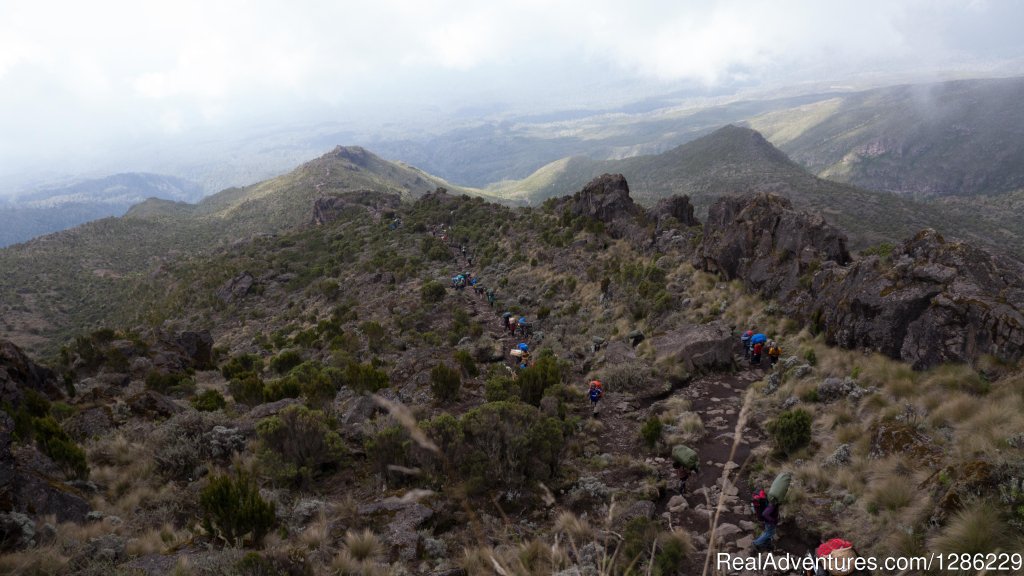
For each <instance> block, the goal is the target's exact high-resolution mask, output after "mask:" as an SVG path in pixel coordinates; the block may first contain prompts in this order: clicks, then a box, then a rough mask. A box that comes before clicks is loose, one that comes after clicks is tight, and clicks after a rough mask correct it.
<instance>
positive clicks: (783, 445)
mask: <svg viewBox="0 0 1024 576" xmlns="http://www.w3.org/2000/svg"><path fill="white" fill-rule="evenodd" d="M768 431H769V432H770V433H771V435H772V441H774V442H775V447H776V448H778V449H779V451H780V452H782V453H783V454H792V453H793V452H796V451H797V450H799V449H801V448H803V447H804V446H807V445H808V444H810V443H811V415H810V414H809V413H808V412H807V411H805V410H801V409H797V410H787V411H785V412H783V413H782V414H779V417H778V418H776V419H775V420H774V421H772V422H771V423H769V425H768Z"/></svg>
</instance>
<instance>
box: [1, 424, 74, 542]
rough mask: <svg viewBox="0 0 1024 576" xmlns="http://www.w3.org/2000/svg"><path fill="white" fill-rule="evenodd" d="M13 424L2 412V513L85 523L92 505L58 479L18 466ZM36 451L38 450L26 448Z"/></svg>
mask: <svg viewBox="0 0 1024 576" xmlns="http://www.w3.org/2000/svg"><path fill="white" fill-rule="evenodd" d="M13 431H14V421H13V420H11V418H10V417H9V416H8V415H7V413H6V412H3V411H0V512H6V513H12V512H14V513H19V514H25V515H29V516H35V517H42V516H47V515H51V514H52V515H54V516H55V517H56V518H57V521H58V522H83V521H84V520H85V515H86V514H88V513H89V504H88V503H87V502H86V501H85V499H84V498H82V496H80V495H79V494H78V493H77V492H76V491H75V490H74V489H73V488H71V487H70V486H67V485H66V484H64V483H63V482H61V481H60V480H59V479H56V478H51V477H46V476H44V475H42V474H41V473H40V472H39V471H37V470H32V469H28V468H26V467H24V466H22V465H20V464H19V460H18V458H16V457H15V455H14V453H13V452H12V451H11V435H12V433H13ZM26 449H27V450H31V451H32V452H35V448H30V447H27V448H26Z"/></svg>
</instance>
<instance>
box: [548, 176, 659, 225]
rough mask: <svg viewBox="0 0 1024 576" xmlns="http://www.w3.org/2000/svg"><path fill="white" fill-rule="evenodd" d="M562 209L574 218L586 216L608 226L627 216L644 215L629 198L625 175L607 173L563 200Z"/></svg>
mask: <svg viewBox="0 0 1024 576" xmlns="http://www.w3.org/2000/svg"><path fill="white" fill-rule="evenodd" d="M562 209H563V210H564V211H567V212H568V213H569V214H571V215H572V216H585V217H587V218H592V219H594V220H599V221H601V222H605V223H611V222H613V221H614V220H617V219H619V218H622V217H624V216H626V217H629V216H639V215H641V214H643V209H642V208H640V206H638V205H637V204H636V203H634V202H633V199H632V198H631V197H630V196H629V184H627V183H626V177H625V176H623V175H622V174H603V175H601V176H598V177H597V178H594V179H593V180H591V181H590V183H589V184H587V185H586V186H584V187H583V189H582V190H580V191H579V192H577V193H576V194H574V195H572V196H570V197H568V198H565V199H563V205H562Z"/></svg>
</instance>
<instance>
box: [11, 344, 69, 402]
mask: <svg viewBox="0 0 1024 576" xmlns="http://www.w3.org/2000/svg"><path fill="white" fill-rule="evenodd" d="M25 388H31V389H32V390H35V391H36V392H39V393H41V394H43V395H44V396H47V397H49V398H60V397H62V396H63V392H62V391H61V388H60V385H59V383H58V381H57V375H56V374H54V373H53V370H50V369H49V368H45V367H43V366H40V365H38V364H36V363H35V362H33V361H32V360H30V359H29V357H28V356H26V355H25V353H24V352H22V351H21V349H20V348H18V347H17V346H15V345H14V343H13V342H10V341H8V340H0V402H5V403H9V404H12V405H15V406H16V405H18V404H20V403H21V399H22V396H23V394H24V393H23V392H22V390H24V389H25Z"/></svg>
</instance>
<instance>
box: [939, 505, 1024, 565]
mask: <svg viewBox="0 0 1024 576" xmlns="http://www.w3.org/2000/svg"><path fill="white" fill-rule="evenodd" d="M1012 534H1013V530H1012V529H1011V528H1010V526H1009V525H1007V524H1006V522H1005V521H1004V520H1003V519H1002V518H1001V516H1000V511H999V510H998V509H997V508H996V507H995V506H993V505H992V504H990V503H988V502H985V501H979V502H975V503H973V504H971V505H968V506H967V507H965V508H964V509H963V510H961V511H959V512H957V513H956V514H955V515H954V516H953V517H952V518H950V519H949V521H948V522H947V524H946V527H945V528H944V529H943V530H942V531H941V532H940V533H939V534H937V535H936V536H934V537H932V538H931V540H929V541H928V548H929V549H930V550H931V551H932V552H939V553H942V554H977V553H987V552H1000V551H1003V552H1006V551H1013V552H1017V551H1020V550H1021V548H1015V546H1019V544H1020V542H1019V540H1015V539H1014V537H1013V536H1012Z"/></svg>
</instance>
